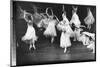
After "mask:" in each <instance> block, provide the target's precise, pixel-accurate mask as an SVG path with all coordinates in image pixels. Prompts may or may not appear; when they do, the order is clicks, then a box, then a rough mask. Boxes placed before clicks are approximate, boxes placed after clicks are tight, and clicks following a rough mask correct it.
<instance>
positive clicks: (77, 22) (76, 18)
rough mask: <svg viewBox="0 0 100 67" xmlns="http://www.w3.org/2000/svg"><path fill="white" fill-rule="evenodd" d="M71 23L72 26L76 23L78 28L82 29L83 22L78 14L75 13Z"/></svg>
mask: <svg viewBox="0 0 100 67" xmlns="http://www.w3.org/2000/svg"><path fill="white" fill-rule="evenodd" d="M70 23H71V24H72V23H74V24H75V26H76V27H77V28H79V27H80V24H81V22H80V20H79V17H78V15H77V14H76V12H74V13H73V15H72V18H71V20H70Z"/></svg>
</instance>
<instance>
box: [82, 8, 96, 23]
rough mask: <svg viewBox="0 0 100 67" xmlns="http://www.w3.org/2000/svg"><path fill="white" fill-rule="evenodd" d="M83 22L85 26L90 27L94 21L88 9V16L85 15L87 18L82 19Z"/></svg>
mask: <svg viewBox="0 0 100 67" xmlns="http://www.w3.org/2000/svg"><path fill="white" fill-rule="evenodd" d="M84 21H85V24H87V25H91V24H93V23H94V21H95V19H94V17H93V14H92V12H91V10H90V9H89V11H88V15H87V17H86V18H85V19H84Z"/></svg>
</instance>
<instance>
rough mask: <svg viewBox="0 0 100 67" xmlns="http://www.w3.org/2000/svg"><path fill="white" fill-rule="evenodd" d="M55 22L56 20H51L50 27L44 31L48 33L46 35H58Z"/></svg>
mask: <svg viewBox="0 0 100 67" xmlns="http://www.w3.org/2000/svg"><path fill="white" fill-rule="evenodd" d="M55 24H56V21H55V20H51V21H49V24H48V27H47V28H46V30H45V31H44V35H46V36H57V34H56V29H55Z"/></svg>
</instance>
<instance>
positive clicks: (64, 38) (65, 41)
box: [57, 16, 73, 53]
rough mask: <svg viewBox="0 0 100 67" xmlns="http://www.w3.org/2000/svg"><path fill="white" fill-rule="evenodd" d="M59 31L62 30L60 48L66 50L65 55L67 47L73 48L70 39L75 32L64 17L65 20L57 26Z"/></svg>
mask: <svg viewBox="0 0 100 67" xmlns="http://www.w3.org/2000/svg"><path fill="white" fill-rule="evenodd" d="M57 28H58V29H59V30H62V33H61V37H60V47H62V48H65V50H64V53H65V52H66V51H67V47H70V46H71V41H70V37H71V34H73V31H72V29H71V27H70V25H69V21H68V19H67V18H66V16H63V20H62V21H61V22H59V24H58V25H57Z"/></svg>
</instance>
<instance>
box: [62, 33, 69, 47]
mask: <svg viewBox="0 0 100 67" xmlns="http://www.w3.org/2000/svg"><path fill="white" fill-rule="evenodd" d="M70 46H71V42H70V35H69V34H66V33H64V32H62V34H61V37H60V47H62V48H65V47H70Z"/></svg>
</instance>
